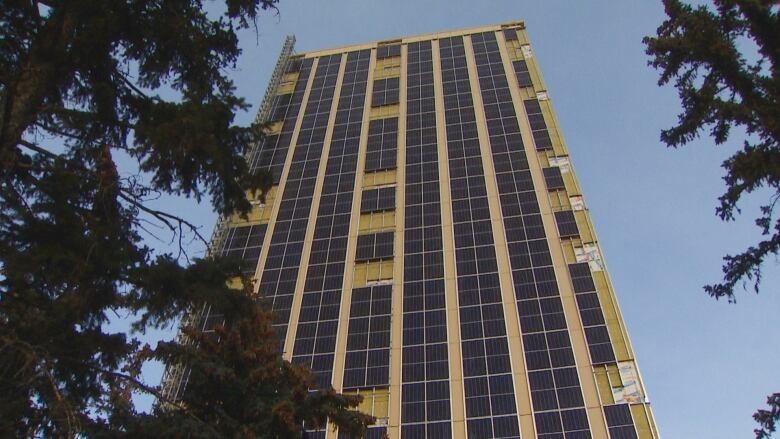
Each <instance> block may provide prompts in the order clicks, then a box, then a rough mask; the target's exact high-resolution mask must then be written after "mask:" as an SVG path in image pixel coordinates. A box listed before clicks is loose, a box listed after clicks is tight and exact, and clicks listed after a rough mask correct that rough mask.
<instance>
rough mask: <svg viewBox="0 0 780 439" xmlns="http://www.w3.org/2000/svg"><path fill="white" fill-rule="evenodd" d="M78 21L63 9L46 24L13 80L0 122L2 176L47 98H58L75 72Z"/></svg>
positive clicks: (10, 82) (60, 8)
mask: <svg viewBox="0 0 780 439" xmlns="http://www.w3.org/2000/svg"><path fill="white" fill-rule="evenodd" d="M75 29H76V18H75V17H74V16H73V14H72V13H71V12H70V11H69V10H68V9H67V6H61V7H59V8H58V9H55V10H54V12H53V13H52V15H51V17H50V18H49V19H48V20H47V21H46V24H44V26H43V29H42V30H41V32H40V33H39V34H38V38H36V39H35V40H34V41H33V42H32V44H31V46H30V50H29V51H28V53H27V54H26V56H25V57H24V59H22V62H21V67H20V68H19V70H18V71H17V73H16V74H15V75H13V76H12V77H11V78H10V81H9V84H8V89H7V95H6V97H5V102H4V104H5V105H4V108H3V113H2V119H0V121H1V122H2V124H1V125H0V166H2V173H6V172H7V171H8V170H10V169H11V168H13V167H14V165H15V163H16V160H17V153H16V148H17V145H18V144H19V141H20V140H21V139H22V135H23V134H24V132H25V131H27V129H28V128H30V126H31V125H32V124H33V123H34V122H35V121H36V119H37V116H38V112H39V109H40V108H41V105H42V104H43V103H44V101H45V99H46V98H47V97H50V96H56V94H57V93H58V92H59V88H60V87H61V85H62V84H63V83H64V82H66V81H67V79H68V78H69V77H70V76H71V74H72V72H68V71H67V63H68V55H69V52H70V45H71V43H72V41H73V37H74V34H75Z"/></svg>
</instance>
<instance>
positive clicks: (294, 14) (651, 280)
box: [147, 0, 780, 439]
mask: <svg viewBox="0 0 780 439" xmlns="http://www.w3.org/2000/svg"><path fill="white" fill-rule="evenodd" d="M518 19H522V20H525V22H526V26H527V29H528V32H529V34H530V37H531V42H532V45H533V46H534V50H535V56H536V57H537V59H538V61H539V63H540V66H541V69H542V72H543V74H544V77H545V81H546V83H547V87H548V88H549V90H548V91H549V94H550V96H551V98H552V102H553V105H554V107H555V110H556V112H557V115H558V118H559V120H560V122H561V125H562V129H563V134H564V136H565V138H566V141H567V144H568V147H569V150H570V153H571V156H572V161H573V163H574V167H575V170H576V172H577V175H578V177H579V180H580V183H581V184H582V187H583V191H584V193H585V199H586V203H587V204H588V206H589V208H590V209H591V213H592V216H593V221H594V223H595V225H596V230H597V232H598V234H599V238H600V240H601V245H602V248H603V251H604V254H605V258H606V261H607V264H608V266H609V270H610V274H611V276H612V280H613V282H614V285H615V288H616V291H617V294H618V299H619V301H620V305H621V308H622V310H623V315H624V317H625V320H626V322H627V325H628V330H629V334H630V336H631V339H632V343H633V346H634V349H635V351H636V352H637V356H638V361H639V365H640V368H641V373H642V375H643V378H644V380H645V385H646V387H647V389H648V392H649V395H650V398H651V401H652V403H653V406H654V410H655V415H656V420H657V422H658V426H659V428H660V431H661V434H662V435H663V437H665V438H667V439H669V438H690V437H707V438H710V439H719V438H724V439H725V438H728V439H731V438H734V437H751V436H752V433H751V431H752V429H753V428H754V427H755V424H754V422H753V420H752V419H751V414H752V413H753V411H754V410H755V409H756V408H758V407H760V406H763V404H764V401H765V397H766V395H767V394H769V393H771V392H773V391H780V385H779V383H778V381H779V380H778V378H780V372H778V371H780V367H778V366H779V365H780V351H779V350H778V345H777V342H776V341H775V340H776V339H773V336H774V334H776V321H777V313H778V311H780V294H779V293H778V291H777V285H778V283H779V282H780V276H778V273H779V272H780V270H778V269H777V264H776V262H775V261H772V262H770V263H769V264H768V265H767V267H766V268H765V275H766V276H765V279H764V284H763V292H762V293H761V294H760V295H758V296H756V295H755V294H753V293H752V292H743V293H742V294H739V296H738V303H737V304H728V303H726V302H725V301H722V300H721V301H715V300H713V299H711V298H709V297H708V296H707V295H706V294H705V293H704V292H703V291H702V286H703V285H705V284H707V283H713V282H715V281H717V280H719V276H720V262H721V257H722V256H723V255H724V254H726V253H729V252H731V253H735V252H737V251H739V250H741V249H742V248H743V247H744V246H746V245H748V244H749V243H752V242H754V241H755V240H756V239H757V238H758V237H759V231H758V229H757V228H756V227H755V226H753V225H752V218H753V217H754V216H755V214H756V213H757V206H758V205H759V204H760V202H761V201H764V200H763V199H761V198H757V199H755V200H750V201H749V202H747V203H745V204H744V205H743V212H744V215H743V218H741V219H740V220H738V221H737V222H736V223H731V224H725V223H722V222H721V221H720V220H719V219H718V218H717V217H716V216H715V205H716V202H717V197H718V196H719V195H720V193H721V192H722V190H723V188H724V185H723V182H722V180H721V177H722V175H723V172H722V169H721V168H720V163H721V162H722V161H723V159H725V158H726V157H728V156H729V155H730V154H731V153H732V152H733V151H734V148H735V147H736V146H735V145H737V144H738V143H739V142H738V139H733V141H732V142H730V144H729V145H724V146H721V147H717V148H716V147H714V146H712V143H711V141H710V140H709V139H704V140H702V141H698V142H694V143H693V144H691V145H689V146H688V147H686V148H684V149H681V150H669V149H667V148H666V147H664V146H663V145H661V144H660V142H659V140H658V135H659V132H660V130H661V129H663V128H667V127H669V126H671V124H672V123H673V122H674V121H675V118H676V115H677V112H678V109H679V103H678V100H677V96H676V93H675V90H673V89H672V88H669V87H667V88H663V89H662V88H659V87H658V86H657V85H656V81H657V78H658V73H657V72H655V71H654V70H652V69H651V68H650V67H648V66H647V65H646V63H647V56H646V55H645V54H644V47H643V45H642V44H641V39H642V37H643V36H645V35H650V34H653V33H654V32H655V29H656V27H657V26H658V25H659V24H660V23H661V22H662V20H663V10H662V7H661V5H660V2H656V1H651V0H641V1H640V0H624V1H599V2H575V1H564V0H561V1H557V0H555V1H554V0H545V1H537V2H527V1H517V0H515V1H495V0H486V1H482V2H474V1H430V0H419V1H393V2H381V3H380V2H375V1H365V0H364V1H357V0H356V1H328V2H315V1H298V2H293V1H289V0H282V2H281V4H280V5H279V15H278V16H274V15H273V14H271V13H268V14H266V15H264V16H263V17H262V18H261V19H260V21H259V26H260V28H259V35H258V36H257V37H256V36H255V34H254V33H252V32H246V33H243V34H242V35H241V44H242V47H243V49H244V54H243V56H242V57H241V59H240V62H239V64H238V66H237V68H236V70H235V71H233V72H231V77H232V78H233V79H234V80H235V82H236V86H237V88H238V92H239V94H240V95H243V96H245V97H246V98H247V99H248V101H249V102H251V103H258V102H260V100H261V98H262V94H263V92H264V88H265V84H266V82H267V80H268V78H269V76H270V72H271V69H272V68H273V64H274V63H275V61H276V57H277V55H278V51H279V49H280V47H281V44H282V41H283V39H284V36H285V35H287V34H291V33H294V34H295V35H296V37H297V39H298V43H297V45H296V48H297V49H298V51H308V50H314V49H322V48H328V47H334V46H342V45H348V44H355V43H362V42H368V41H372V40H379V39H388V38H392V37H399V36H403V35H410V34H420V33H429V32H435V31H441V30H449V29H453V28H462V27H472V26H479V25H485V24H494V23H501V22H506V21H514V20H518ZM253 117H254V109H253V110H252V111H250V112H248V113H246V114H242V115H240V117H239V122H241V123H243V124H247V123H250V122H251V120H252V119H253ZM163 203H164V205H165V207H166V208H168V209H175V210H176V211H177V212H178V213H180V214H182V215H184V216H185V217H188V218H190V219H192V220H193V221H194V222H196V223H198V224H201V225H203V226H204V228H205V229H210V228H211V227H212V226H213V224H214V222H215V218H216V217H215V215H214V214H213V213H212V212H211V208H210V206H209V205H208V204H207V203H202V204H200V205H197V204H195V203H194V202H193V201H191V200H177V199H166V200H164V201H163ZM150 244H152V245H155V246H157V247H158V248H161V249H164V248H165V245H164V243H159V242H151V243H150ZM193 250H195V249H193ZM157 336H162V337H166V336H168V337H169V336H171V335H170V334H167V333H162V334H154V336H153V337H157ZM159 375H160V368H159V367H152V368H149V369H148V371H147V377H148V379H149V380H151V381H154V380H155V379H158V378H157V377H159Z"/></svg>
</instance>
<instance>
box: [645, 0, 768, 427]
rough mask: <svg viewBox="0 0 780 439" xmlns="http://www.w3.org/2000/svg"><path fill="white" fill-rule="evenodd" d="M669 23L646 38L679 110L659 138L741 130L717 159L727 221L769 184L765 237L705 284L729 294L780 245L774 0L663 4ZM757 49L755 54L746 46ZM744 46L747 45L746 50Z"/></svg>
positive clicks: (672, 141)
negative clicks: (732, 147) (736, 142)
mask: <svg viewBox="0 0 780 439" xmlns="http://www.w3.org/2000/svg"><path fill="white" fill-rule="evenodd" d="M663 3H664V5H665V7H666V14H667V15H668V19H667V20H666V21H664V23H663V24H661V26H660V27H659V28H658V31H657V35H656V36H654V37H646V38H645V39H644V43H645V44H646V46H647V54H648V55H650V57H651V61H650V63H649V64H650V65H652V66H653V67H655V68H657V69H660V70H661V78H660V80H659V85H665V84H667V83H670V82H673V83H674V86H675V87H676V88H677V91H678V93H679V96H680V101H681V103H682V107H683V108H682V109H683V111H682V113H681V114H680V115H679V116H678V121H677V125H676V126H674V127H672V128H670V129H667V130H664V131H663V132H662V133H661V141H662V142H664V143H665V144H666V145H668V146H671V147H679V146H682V145H685V144H686V143H688V142H690V141H692V140H694V139H696V138H698V137H699V136H700V135H701V134H702V133H703V132H706V133H708V134H709V135H710V136H711V137H712V138H713V140H714V142H715V144H716V145H720V144H724V143H726V142H728V141H729V140H730V138H731V136H730V134H731V132H732V129H734V128H739V129H742V130H744V132H745V133H746V134H747V135H746V139H744V140H743V141H742V142H741V143H742V146H741V148H740V149H739V150H737V151H736V152H735V153H734V154H733V155H732V156H731V157H729V158H728V159H726V161H724V162H723V168H724V169H725V171H726V175H725V177H724V180H725V182H726V191H725V193H724V194H723V195H722V196H721V197H720V198H719V201H720V204H719V206H718V208H717V210H716V211H717V214H718V216H720V218H721V219H722V220H724V221H731V220H733V219H734V218H735V215H737V214H739V213H740V209H739V206H738V204H739V202H740V200H741V199H742V197H743V196H744V195H747V194H750V193H752V192H754V191H758V190H762V189H763V190H768V191H769V192H770V193H771V195H770V197H769V199H768V200H767V202H766V203H765V204H764V205H763V206H762V207H761V210H760V214H759V216H758V217H757V218H756V220H755V222H756V225H757V226H758V227H759V228H760V229H761V231H762V233H763V235H764V238H762V239H761V240H760V241H759V242H758V243H756V244H754V245H751V246H749V247H748V248H747V249H746V250H745V251H743V252H742V253H740V254H737V255H727V256H725V257H724V265H723V274H724V276H723V280H722V281H721V282H720V283H717V284H713V285H707V286H705V287H704V289H705V291H706V292H707V293H709V294H710V295H711V296H712V297H715V298H716V299H718V298H721V297H725V298H727V299H728V300H729V301H732V302H733V301H734V300H735V295H734V289H735V288H736V287H737V285H739V284H743V285H744V284H746V283H748V282H751V283H752V285H753V289H754V290H755V292H758V291H759V287H760V283H761V265H762V263H763V262H764V260H766V259H767V258H768V257H771V255H775V256H776V255H777V254H778V251H780V219H778V218H777V216H776V215H775V205H776V203H777V201H778V200H779V199H780V15H779V14H780V1H777V0H713V2H712V3H713V6H714V8H711V7H709V6H697V7H692V6H690V5H688V4H685V3H683V2H681V1H679V0H664V2H663ZM746 48H749V49H755V51H756V54H755V56H747V55H746V53H747V50H746ZM749 49H748V50H749ZM778 400H780V395H779V394H776V393H775V394H773V395H771V396H770V397H769V398H768V403H769V405H770V408H771V410H769V411H767V410H759V411H758V412H756V414H755V415H754V418H755V420H756V421H757V422H759V424H760V425H761V428H760V429H757V430H755V433H756V437H757V438H759V439H762V438H767V437H769V434H771V432H773V431H775V426H776V424H777V422H778V420H779V416H778Z"/></svg>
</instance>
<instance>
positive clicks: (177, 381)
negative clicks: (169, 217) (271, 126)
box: [158, 35, 295, 403]
mask: <svg viewBox="0 0 780 439" xmlns="http://www.w3.org/2000/svg"><path fill="white" fill-rule="evenodd" d="M294 48H295V35H288V36H287V37H286V38H285V40H284V45H283V46H282V51H281V53H280V54H279V59H278V60H277V61H276V66H275V67H274V70H273V73H272V74H271V79H270V81H269V82H268V87H266V90H265V94H264V95H263V100H262V101H260V106H259V107H258V109H257V114H256V115H255V124H256V125H258V126H262V124H264V123H265V122H267V121H268V119H269V118H270V116H271V107H272V106H273V100H274V96H276V92H277V90H278V88H279V84H280V83H281V81H282V76H284V70H285V67H286V65H287V61H288V60H289V58H290V56H292V55H293V51H294ZM260 142H261V141H260V140H258V141H255V142H254V143H253V144H252V147H251V148H250V149H249V151H247V153H246V156H245V158H246V161H247V163H248V164H249V166H250V167H251V166H252V165H253V164H254V162H255V157H256V155H257V154H258V152H259V150H260ZM229 227H230V217H229V216H225V215H220V217H219V219H218V220H217V224H216V225H215V226H214V231H213V232H212V234H211V239H210V241H209V246H208V249H207V255H208V256H218V255H220V254H221V253H222V250H223V249H224V247H225V241H226V238H227V234H228V229H229ZM210 314H211V307H210V306H209V305H208V304H201V305H195V306H194V307H193V309H192V311H190V312H189V313H188V314H187V315H186V316H185V317H184V318H183V319H182V320H181V322H180V323H179V333H178V335H177V341H178V342H179V343H181V344H189V343H192V342H193V340H192V339H191V338H190V337H188V336H187V335H186V334H185V333H184V332H183V329H184V328H185V327H190V328H195V329H197V330H198V331H206V330H208V327H209V325H208V324H207V323H208V320H209V317H210ZM189 373H190V369H189V367H188V366H187V365H186V364H168V365H166V368H165V372H164V373H163V377H162V381H161V389H160V391H161V395H162V399H163V400H164V401H176V400H178V399H180V397H181V394H182V392H183V391H184V388H185V387H186V385H187V380H188V379H189ZM160 402H161V401H158V403H160Z"/></svg>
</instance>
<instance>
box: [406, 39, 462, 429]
mask: <svg viewBox="0 0 780 439" xmlns="http://www.w3.org/2000/svg"><path fill="white" fill-rule="evenodd" d="M407 48H408V52H407V54H408V62H407V66H408V67H407V84H406V99H407V112H406V149H405V157H406V168H405V174H406V181H405V189H404V191H405V194H406V198H405V218H404V288H403V355H402V369H401V370H402V374H401V375H402V376H401V383H402V388H401V437H402V438H409V439H412V438H414V439H416V438H426V437H427V438H444V437H451V436H452V426H451V424H450V416H451V415H450V386H449V381H448V380H449V367H448V363H447V362H448V355H447V315H446V311H445V299H444V256H443V252H442V228H441V201H440V192H439V156H438V152H437V148H438V146H437V144H436V100H435V98H434V88H433V75H434V73H433V59H432V55H433V54H432V49H431V42H430V41H424V42H419V43H411V44H409V45H408V46H407Z"/></svg>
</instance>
